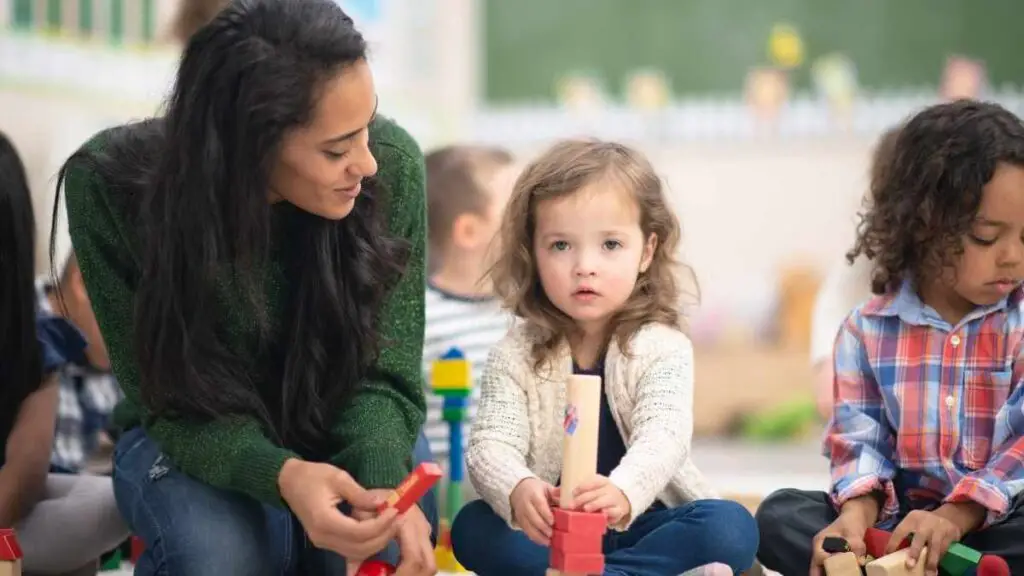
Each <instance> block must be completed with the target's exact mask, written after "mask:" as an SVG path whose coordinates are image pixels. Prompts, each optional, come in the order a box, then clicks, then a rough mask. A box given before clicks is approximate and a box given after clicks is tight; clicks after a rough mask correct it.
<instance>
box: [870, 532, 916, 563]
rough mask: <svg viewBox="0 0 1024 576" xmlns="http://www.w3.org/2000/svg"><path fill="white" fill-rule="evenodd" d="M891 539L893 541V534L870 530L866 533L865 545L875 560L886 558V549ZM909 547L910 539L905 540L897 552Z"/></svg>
mask: <svg viewBox="0 0 1024 576" xmlns="http://www.w3.org/2000/svg"><path fill="white" fill-rule="evenodd" d="M890 539H892V532H889V531H886V530H882V529H880V528H868V530H867V532H865V533H864V545H865V547H867V549H868V554H869V555H871V556H872V557H874V558H881V557H883V556H886V552H885V547H886V546H888V545H889V540H890ZM909 547H910V538H905V539H904V540H903V542H901V543H900V547H899V548H897V550H902V549H904V548H909Z"/></svg>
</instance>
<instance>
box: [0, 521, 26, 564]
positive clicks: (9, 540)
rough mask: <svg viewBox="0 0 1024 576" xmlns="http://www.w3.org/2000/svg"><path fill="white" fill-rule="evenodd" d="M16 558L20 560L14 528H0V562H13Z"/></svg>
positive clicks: (19, 548) (19, 549)
mask: <svg viewBox="0 0 1024 576" xmlns="http://www.w3.org/2000/svg"><path fill="white" fill-rule="evenodd" d="M18 558H21V546H19V545H18V537H17V536H15V535H14V528H0V561H3V562H14V561H15V560H17V559H18Z"/></svg>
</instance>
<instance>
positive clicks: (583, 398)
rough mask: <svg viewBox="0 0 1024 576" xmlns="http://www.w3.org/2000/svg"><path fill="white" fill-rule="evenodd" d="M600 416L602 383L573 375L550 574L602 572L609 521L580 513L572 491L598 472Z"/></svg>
mask: <svg viewBox="0 0 1024 576" xmlns="http://www.w3.org/2000/svg"><path fill="white" fill-rule="evenodd" d="M600 418H601V379H600V378H599V377H597V376H584V375H573V376H571V377H570V378H569V382H568V385H567V387H566V404H565V418H564V419H563V422H562V424H563V426H562V427H563V429H564V431H565V436H564V440H563V441H562V481H561V485H560V487H559V498H560V501H559V505H558V507H556V508H555V510H554V513H555V514H554V515H555V529H554V532H553V533H552V535H551V558H550V561H549V565H550V568H549V569H548V576H568V575H574V576H575V575H584V574H601V573H602V571H603V570H604V553H603V551H602V548H601V542H602V539H603V536H604V533H605V531H606V530H607V520H606V519H605V516H604V514H603V513H601V512H583V511H579V510H575V505H574V503H573V497H572V492H573V490H575V489H576V487H577V486H579V485H580V483H581V482H584V481H586V480H587V479H588V478H591V477H592V476H593V475H594V474H595V473H597V437H598V436H597V431H598V426H599V424H600Z"/></svg>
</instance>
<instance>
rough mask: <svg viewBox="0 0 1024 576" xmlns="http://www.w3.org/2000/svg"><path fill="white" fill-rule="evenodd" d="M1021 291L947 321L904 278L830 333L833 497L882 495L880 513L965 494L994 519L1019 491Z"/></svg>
mask: <svg viewBox="0 0 1024 576" xmlns="http://www.w3.org/2000/svg"><path fill="white" fill-rule="evenodd" d="M1022 342H1024V290H1022V288H1021V287H1020V286H1018V287H1017V288H1016V289H1015V290H1014V291H1013V292H1011V293H1010V295H1009V296H1007V297H1006V298H1004V299H1003V300H1002V301H1001V302H999V303H997V304H994V305H991V306H985V307H978V308H977V309H975V310H974V311H972V312H971V313H970V314H968V315H967V316H965V317H964V318H963V319H962V320H961V321H960V322H959V323H958V324H957V325H955V326H952V325H950V324H949V323H948V322H946V321H944V320H943V319H942V318H940V317H939V315H938V314H937V313H936V312H935V311H934V310H933V309H932V308H931V307H929V306H926V305H925V304H924V303H923V302H921V300H920V299H919V298H918V297H917V295H916V292H915V290H914V288H913V286H912V285H911V284H910V283H904V285H903V286H902V288H901V289H900V290H899V291H898V292H896V293H894V294H889V295H885V296H876V297H875V298H873V299H871V300H869V301H868V302H867V303H865V304H863V305H862V306H861V307H859V308H858V309H857V310H855V311H854V312H853V313H852V314H851V315H850V316H849V318H848V319H847V321H846V323H845V324H844V326H843V327H842V328H841V329H840V331H839V334H838V336H837V337H836V346H835V374H836V376H835V384H834V386H835V389H834V391H835V398H836V400H835V411H834V414H833V417H832V421H831V423H830V425H829V430H828V432H827V434H826V437H825V441H824V450H825V454H826V456H829V457H830V458H831V463H832V498H833V502H834V503H835V504H836V505H837V506H841V505H842V504H843V503H844V502H846V501H847V500H850V499H852V498H856V497H858V496H862V495H865V494H868V493H872V492H881V493H883V494H884V495H885V503H884V505H883V508H882V514H881V517H880V518H879V520H880V522H883V523H893V522H895V521H896V520H898V519H899V517H901V516H902V515H903V514H905V513H906V512H907V511H909V510H913V509H920V508H924V509H929V508H934V507H937V506H938V505H940V504H942V503H945V502H967V501H973V502H976V503H978V504H980V505H982V506H984V507H985V508H986V509H987V510H988V511H989V512H988V515H987V517H986V519H985V525H986V526H987V525H990V524H992V523H994V522H998V521H1000V520H1001V519H1002V518H1003V517H1004V516H1005V514H1007V512H1008V510H1009V508H1010V503H1011V501H1012V500H1013V499H1014V498H1015V497H1016V496H1017V495H1018V494H1020V492H1021V490H1022V489H1024V434H1022V433H1024V412H1022V408H1024V406H1022V401H1024V387H1022V386H1021V385H1020V382H1021V378H1022V377H1024V357H1022V353H1024V351H1022Z"/></svg>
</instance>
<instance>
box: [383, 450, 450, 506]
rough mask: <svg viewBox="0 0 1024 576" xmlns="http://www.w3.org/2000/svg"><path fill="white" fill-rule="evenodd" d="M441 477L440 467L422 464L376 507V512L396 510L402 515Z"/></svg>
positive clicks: (426, 463)
mask: <svg viewBox="0 0 1024 576" xmlns="http://www.w3.org/2000/svg"><path fill="white" fill-rule="evenodd" d="M440 477H441V467H440V466H438V465H437V464H435V463H434V462H424V463H422V464H420V465H419V466H417V467H416V469H415V470H413V471H412V472H411V473H410V474H409V475H408V476H406V478H405V480H402V483H401V484H399V485H398V488H395V490H394V491H393V492H392V493H391V494H390V495H389V496H388V499H387V500H385V501H384V502H383V503H381V505H380V506H378V507H377V511H378V512H383V511H384V510H385V509H387V508H389V507H394V508H397V509H398V513H399V514H402V513H404V512H405V511H406V510H408V509H409V507H410V506H412V505H413V504H415V503H416V501H417V500H419V499H420V498H422V497H423V495H424V494H426V493H427V490H430V487H431V486H433V485H434V484H435V483H436V482H437V480H438V479H439V478H440Z"/></svg>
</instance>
